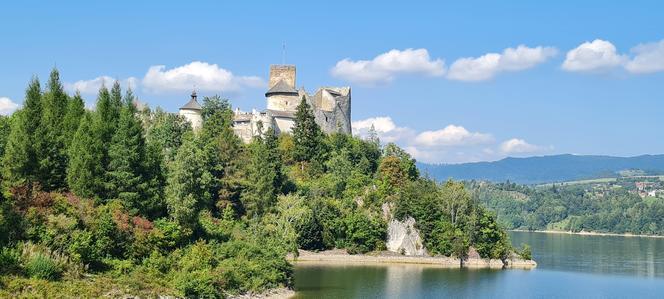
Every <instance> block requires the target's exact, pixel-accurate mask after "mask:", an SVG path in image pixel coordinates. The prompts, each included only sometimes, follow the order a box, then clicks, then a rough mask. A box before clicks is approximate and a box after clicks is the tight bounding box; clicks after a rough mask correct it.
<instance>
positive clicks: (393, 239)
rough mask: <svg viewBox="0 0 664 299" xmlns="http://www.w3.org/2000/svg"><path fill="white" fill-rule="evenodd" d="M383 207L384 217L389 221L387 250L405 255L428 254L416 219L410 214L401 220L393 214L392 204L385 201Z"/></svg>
mask: <svg viewBox="0 0 664 299" xmlns="http://www.w3.org/2000/svg"><path fill="white" fill-rule="evenodd" d="M382 208H383V217H384V218H385V220H386V221H388V226H387V242H385V245H386V246H387V250H388V251H391V252H396V253H399V254H403V255H416V256H427V255H428V253H427V250H426V248H424V241H423V240H422V237H420V231H419V230H418V229H417V228H415V219H413V217H410V216H409V217H407V218H406V219H404V220H403V221H400V220H398V219H396V218H394V216H393V215H392V212H391V210H392V209H391V205H389V204H387V203H385V204H383V206H382Z"/></svg>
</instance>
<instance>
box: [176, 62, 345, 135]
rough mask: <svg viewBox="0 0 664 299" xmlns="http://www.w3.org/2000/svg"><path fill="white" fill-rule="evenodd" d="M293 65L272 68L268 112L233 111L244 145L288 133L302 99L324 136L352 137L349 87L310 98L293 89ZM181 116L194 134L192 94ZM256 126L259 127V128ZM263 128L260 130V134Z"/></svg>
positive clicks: (196, 107)
mask: <svg viewBox="0 0 664 299" xmlns="http://www.w3.org/2000/svg"><path fill="white" fill-rule="evenodd" d="M295 75H296V71H295V66H294V65H271V66H270V79H269V83H268V90H267V92H266V93H265V99H266V100H267V109H266V110H264V111H256V110H255V109H254V110H252V112H243V111H240V110H239V109H236V110H235V112H234V116H233V131H234V132H235V134H236V135H237V136H238V137H240V139H242V141H244V142H245V143H249V142H251V140H252V138H253V137H254V136H257V135H261V134H264V133H265V132H266V131H267V130H268V129H269V128H272V129H273V130H274V132H275V133H276V134H282V133H290V132H291V129H292V127H293V125H294V124H295V112H296V110H297V106H298V105H299V104H300V102H301V101H302V99H304V100H305V101H306V102H307V103H308V104H309V106H311V108H312V110H313V114H314V117H315V119H316V123H317V124H318V125H319V126H320V127H321V129H322V130H323V132H325V133H328V134H329V133H334V132H340V133H346V134H351V133H352V132H351V119H350V105H351V102H350V87H321V88H318V90H317V91H316V92H315V93H314V94H309V93H307V92H306V91H305V90H304V87H302V88H300V89H297V88H295V78H296V76H295ZM180 115H182V116H183V117H184V118H185V119H187V120H188V121H189V122H190V123H191V124H192V127H193V128H194V130H197V129H198V128H200V127H201V126H202V124H203V120H202V117H201V105H200V104H199V103H198V101H197V99H196V93H195V92H194V93H192V95H191V100H190V101H189V102H188V103H187V104H185V105H184V106H182V107H181V108H180ZM259 123H260V124H262V126H259ZM261 127H262V130H261Z"/></svg>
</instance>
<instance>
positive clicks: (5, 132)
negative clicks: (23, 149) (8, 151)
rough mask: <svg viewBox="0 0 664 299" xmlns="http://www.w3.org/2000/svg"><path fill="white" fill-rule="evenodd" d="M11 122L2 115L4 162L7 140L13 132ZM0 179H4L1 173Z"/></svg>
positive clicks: (1, 153) (0, 138)
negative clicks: (11, 131)
mask: <svg viewBox="0 0 664 299" xmlns="http://www.w3.org/2000/svg"><path fill="white" fill-rule="evenodd" d="M10 121H11V119H10V118H9V117H8V116H2V115H0V161H1V160H2V156H4V155H5V146H6V145H7V138H8V137H9V132H10V130H11V124H10ZM0 178H2V173H1V172H0Z"/></svg>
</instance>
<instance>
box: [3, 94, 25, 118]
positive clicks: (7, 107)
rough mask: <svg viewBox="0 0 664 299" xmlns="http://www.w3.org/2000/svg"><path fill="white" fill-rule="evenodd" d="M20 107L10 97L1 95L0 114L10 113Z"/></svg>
mask: <svg viewBox="0 0 664 299" xmlns="http://www.w3.org/2000/svg"><path fill="white" fill-rule="evenodd" d="M18 107H20V105H19V104H16V103H14V102H13V101H12V100H11V99H9V98H8V97H0V115H9V114H11V113H12V112H14V111H15V110H16V109H18Z"/></svg>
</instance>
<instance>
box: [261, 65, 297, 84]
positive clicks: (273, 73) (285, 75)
mask: <svg viewBox="0 0 664 299" xmlns="http://www.w3.org/2000/svg"><path fill="white" fill-rule="evenodd" d="M280 80H284V82H286V83H287V84H288V85H289V86H290V87H292V88H295V66H294V65H271V66H270V82H269V85H268V89H270V88H272V86H274V85H276V84H277V83H278V82H279V81H280Z"/></svg>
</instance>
